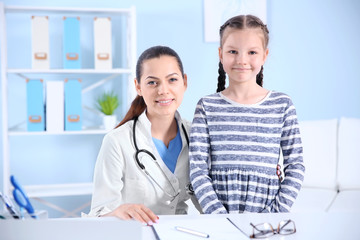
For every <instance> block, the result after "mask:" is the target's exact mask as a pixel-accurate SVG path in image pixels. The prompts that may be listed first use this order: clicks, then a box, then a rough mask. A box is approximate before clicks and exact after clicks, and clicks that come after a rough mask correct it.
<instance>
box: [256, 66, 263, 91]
mask: <svg viewBox="0 0 360 240" xmlns="http://www.w3.org/2000/svg"><path fill="white" fill-rule="evenodd" d="M263 70H264V67H263V66H261V70H260V72H259V73H258V74H257V75H256V83H257V84H259V86H260V87H262V86H263V77H264V75H263Z"/></svg>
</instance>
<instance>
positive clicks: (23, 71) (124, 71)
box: [7, 68, 132, 74]
mask: <svg viewBox="0 0 360 240" xmlns="http://www.w3.org/2000/svg"><path fill="white" fill-rule="evenodd" d="M7 73H12V74H131V73H132V70H131V69H127V68H115V69H103V70H102V69H8V70H7Z"/></svg>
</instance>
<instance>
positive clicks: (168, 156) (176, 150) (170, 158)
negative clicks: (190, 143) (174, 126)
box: [152, 127, 182, 173]
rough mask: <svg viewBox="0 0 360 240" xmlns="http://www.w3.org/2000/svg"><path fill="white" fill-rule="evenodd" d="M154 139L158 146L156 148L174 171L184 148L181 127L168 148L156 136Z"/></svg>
mask: <svg viewBox="0 0 360 240" xmlns="http://www.w3.org/2000/svg"><path fill="white" fill-rule="evenodd" d="M152 139H153V142H154V144H155V146H156V149H157V150H158V152H159V154H160V157H161V158H162V160H163V161H164V163H165V164H166V166H167V167H168V168H169V169H170V171H171V172H172V173H174V172H175V167H176V163H177V159H178V157H179V154H180V152H181V148H182V141H181V136H180V131H179V127H178V130H177V134H176V137H175V138H174V139H173V140H171V141H170V143H169V147H168V148H167V147H166V145H165V144H164V143H163V141H161V140H159V139H156V138H152Z"/></svg>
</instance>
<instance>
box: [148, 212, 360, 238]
mask: <svg viewBox="0 0 360 240" xmlns="http://www.w3.org/2000/svg"><path fill="white" fill-rule="evenodd" d="M159 217H160V220H159V223H158V224H161V223H164V225H165V224H166V225H168V223H169V222H174V224H177V223H176V220H178V221H177V222H178V223H183V222H184V221H186V220H188V221H192V220H196V221H198V222H200V223H201V222H204V223H205V222H206V221H205V220H206V219H216V218H217V219H221V218H223V219H224V218H225V219H226V218H227V217H228V218H230V219H231V220H232V221H233V222H234V223H236V224H237V225H238V226H239V227H240V228H241V229H242V230H243V231H245V232H246V233H247V235H250V234H251V233H252V227H251V226H250V222H252V223H254V224H259V223H263V222H269V223H270V224H272V226H273V227H274V228H276V227H277V224H278V223H279V222H280V221H281V220H287V219H291V220H293V221H294V222H295V225H296V233H294V234H292V235H287V236H284V235H275V236H272V237H271V238H269V239H272V240H276V239H289V240H291V239H302V240H303V239H306V240H309V239H326V240H328V239H334V240H335V239H336V240H338V239H341V240H345V239H360V213H301V214H300V213H247V214H222V215H195V216H194V215H192V216H186V215H181V216H180V215H177V216H165V215H163V216H159ZM197 224H198V223H197ZM229 224H231V223H229ZM177 225H179V224H177ZM219 225H220V224H219ZM197 226H198V225H197ZM209 227H210V226H209ZM195 228H196V226H194V227H193V229H194V230H195ZM142 230H143V231H142V239H146V240H152V239H154V240H156V238H155V236H154V234H153V231H152V229H151V228H150V227H146V226H144V227H143V228H142ZM211 231H213V230H212V229H209V232H211ZM217 231H219V232H221V231H222V229H217ZM202 232H204V231H202ZM184 234H185V235H184V238H183V239H190V238H188V237H187V236H189V235H187V234H186V233H184ZM159 235H160V234H159ZM191 237H192V236H191ZM167 239H173V238H172V236H168V237H166V238H161V240H167ZM196 239H199V240H201V239H206V238H201V237H197V238H196ZM207 239H223V238H212V237H211V235H210V238H207ZM226 239H229V238H226ZM231 239H238V240H240V239H249V238H248V237H247V236H245V235H244V233H241V232H240V231H239V234H238V235H237V236H234V237H233V238H231Z"/></svg>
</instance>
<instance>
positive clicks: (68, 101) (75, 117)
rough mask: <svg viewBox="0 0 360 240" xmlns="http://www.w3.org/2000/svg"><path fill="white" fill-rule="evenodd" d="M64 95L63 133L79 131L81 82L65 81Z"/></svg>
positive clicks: (80, 123)
mask: <svg viewBox="0 0 360 240" xmlns="http://www.w3.org/2000/svg"><path fill="white" fill-rule="evenodd" d="M64 95H65V131H80V130H81V128H82V106H81V80H80V79H66V80H65V85H64Z"/></svg>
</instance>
